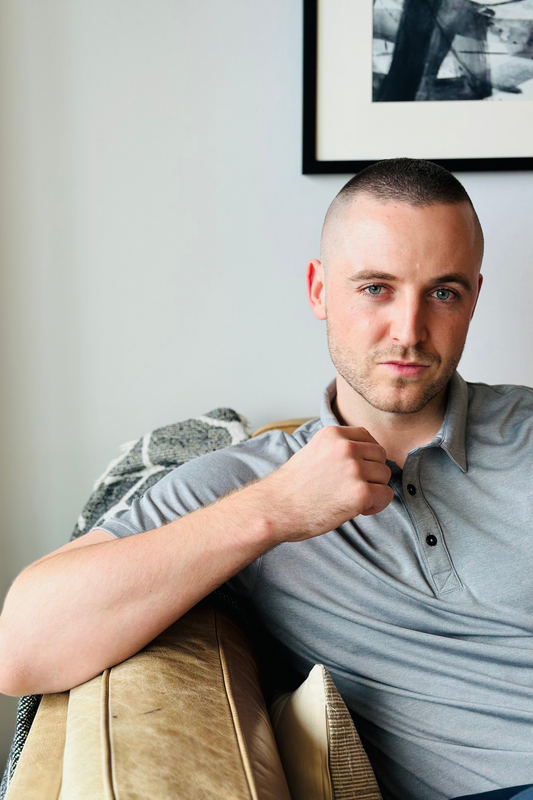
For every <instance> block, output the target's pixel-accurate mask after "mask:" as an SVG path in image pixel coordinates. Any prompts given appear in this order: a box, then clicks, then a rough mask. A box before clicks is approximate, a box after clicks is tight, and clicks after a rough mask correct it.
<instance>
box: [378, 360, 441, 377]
mask: <svg viewBox="0 0 533 800" xmlns="http://www.w3.org/2000/svg"><path fill="white" fill-rule="evenodd" d="M378 366H380V367H385V368H386V369H388V370H390V371H391V372H393V373H394V374H395V375H402V376H404V377H413V378H414V377H416V376H417V375H421V374H422V373H423V372H424V370H426V369H427V368H428V367H429V364H418V363H416V362H413V361H382V362H381V363H379V364H378Z"/></svg>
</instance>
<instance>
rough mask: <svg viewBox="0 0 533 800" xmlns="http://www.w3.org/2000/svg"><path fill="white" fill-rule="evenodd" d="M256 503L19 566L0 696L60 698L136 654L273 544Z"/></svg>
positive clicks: (242, 498)
mask: <svg viewBox="0 0 533 800" xmlns="http://www.w3.org/2000/svg"><path fill="white" fill-rule="evenodd" d="M263 495H264V492H263ZM261 497H262V495H261V492H260V491H259V492H258V491H257V490H256V489H255V487H248V488H247V489H245V490H243V491H241V492H237V493H236V494H234V495H231V496H229V497H227V498H225V499H224V500H222V501H220V502H219V503H215V504H214V505H212V506H209V507H208V508H205V509H202V510H201V511H198V512H195V513H193V514H191V515H189V516H187V517H184V518H183V519H180V520H177V521H176V522H173V523H170V524H168V525H166V526H164V527H162V528H159V529H156V530H153V531H148V532H146V533H142V534H138V535H136V536H131V537H128V538H125V539H116V540H110V541H106V542H102V543H100V544H92V545H88V546H87V547H81V548H79V549H76V550H71V551H70V552H63V553H57V554H56V555H53V556H52V557H50V558H48V559H46V560H44V561H42V562H40V563H36V564H35V565H32V566H30V567H28V568H27V569H26V570H24V571H23V572H22V573H21V575H20V576H19V577H18V578H17V580H16V581H15V582H14V584H13V586H12V587H11V590H10V592H9V594H8V596H7V598H6V602H5V606H4V611H3V613H2V617H1V618H0V654H2V655H3V656H4V660H5V661H7V662H9V663H10V665H11V666H10V670H11V677H10V679H9V680H7V682H6V681H4V685H0V690H3V691H4V692H6V693H9V694H29V693H41V692H45V693H48V692H57V691H64V690H66V689H69V688H71V687H72V686H76V685H78V684H80V683H83V682H84V681H86V680H89V679H90V678H92V677H94V676H95V675H97V674H99V673H100V672H101V671H102V670H104V669H106V668H108V667H110V666H112V665H114V664H117V663H119V662H121V661H123V660H125V659H126V658H129V657H130V656H131V655H133V654H134V653H137V652H138V651H139V650H140V649H141V648H142V647H144V646H145V645H146V644H147V643H148V642H150V641H151V640H152V639H153V638H154V637H155V636H157V635H158V634H159V633H160V632H161V631H163V630H165V628H167V627H168V626H169V625H170V624H171V623H172V622H174V621H175V620H176V619H178V618H179V617H180V616H181V615H182V614H184V613H185V612H186V611H187V610H188V609H189V608H191V607H192V606H193V605H195V603H197V602H198V601H199V600H200V599H202V597H205V596H206V595H207V594H209V592H211V591H212V590H213V589H215V588H216V587H217V586H219V585H220V584H221V583H223V582H224V581H225V580H227V579H229V578H230V577H231V576H233V575H234V574H236V573H237V572H238V571H239V570H241V569H242V568H243V567H245V566H246V565H248V564H249V563H251V562H252V561H253V560H254V559H255V558H258V557H259V556H260V555H261V553H263V552H265V551H266V550H268V549H269V548H270V547H272V545H273V544H275V542H273V541H272V536H271V531H270V529H269V522H268V520H267V516H266V515H265V514H264V513H263V507H262V500H261ZM263 505H264V504H263ZM8 650H9V651H10V652H9V654H7V651H8ZM14 675H16V679H14V678H13V676H14Z"/></svg>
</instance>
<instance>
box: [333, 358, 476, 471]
mask: <svg viewBox="0 0 533 800" xmlns="http://www.w3.org/2000/svg"><path fill="white" fill-rule="evenodd" d="M336 396H337V382H336V380H335V379H333V380H332V381H331V383H330V384H328V386H327V387H326V391H325V392H324V395H323V397H322V403H321V406H320V421H321V423H322V425H323V426H324V427H326V426H328V425H336V426H337V427H338V426H339V424H340V423H339V421H338V419H337V417H336V416H335V414H334V413H333V409H332V404H333V401H334V400H335V397H336ZM467 409H468V387H467V385H466V382H465V381H464V380H463V379H462V378H461V376H460V375H459V373H458V372H454V374H453V375H452V377H451V380H450V383H449V384H448V402H447V406H446V413H445V415H444V421H443V423H442V425H441V426H440V429H439V432H438V433H437V435H436V436H435V438H434V439H433V440H432V441H431V442H428V444H425V445H423V447H424V448H425V447H440V448H441V449H442V450H444V452H445V453H447V455H448V456H449V457H450V458H451V459H452V461H453V462H454V463H455V464H457V466H458V467H459V468H460V469H461V470H462V471H463V472H466V471H467V469H468V466H467V463H466V446H465V433H466V413H467ZM417 449H422V448H417Z"/></svg>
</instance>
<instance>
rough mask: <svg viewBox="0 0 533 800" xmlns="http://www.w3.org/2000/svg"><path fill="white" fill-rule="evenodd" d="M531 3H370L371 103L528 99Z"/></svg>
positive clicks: (532, 76)
mask: <svg viewBox="0 0 533 800" xmlns="http://www.w3.org/2000/svg"><path fill="white" fill-rule="evenodd" d="M532 59H533V0H499V2H489V3H484V2H478V0H374V7H373V70H372V99H373V101H374V102H377V103H386V102H408V101H416V102H423V101H428V100H430V101H431V100H485V101H487V100H524V99H527V100H531V99H533V60H532Z"/></svg>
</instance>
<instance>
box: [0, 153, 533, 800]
mask: <svg viewBox="0 0 533 800" xmlns="http://www.w3.org/2000/svg"><path fill="white" fill-rule="evenodd" d="M321 251H322V252H321V261H317V260H313V261H311V263H310V264H309V267H308V291H309V300H310V303H311V307H312V309H313V311H314V313H315V315H316V316H317V317H318V318H319V319H325V320H327V326H328V339H329V346H330V352H331V356H332V360H333V362H334V364H335V367H336V371H337V375H336V380H335V381H334V382H333V383H332V384H331V385H330V386H329V387H328V389H327V392H326V395H325V398H324V400H323V404H322V409H321V413H320V417H319V418H317V419H315V420H312V421H311V422H308V423H306V424H305V425H303V426H302V427H301V428H299V429H298V430H297V431H296V432H295V433H294V435H292V436H289V435H286V434H284V433H282V432H271V433H268V434H265V435H263V436H261V437H258V438H256V439H252V440H250V441H247V442H244V443H241V444H238V445H235V446H232V447H229V448H226V449H224V450H221V451H217V452H215V453H210V454H208V455H206V456H203V457H201V458H199V459H196V460H194V461H192V462H189V463H188V464H185V465H183V466H182V467H179V468H178V469H177V470H175V471H174V472H172V473H171V474H170V475H168V476H167V477H165V478H164V479H163V480H161V481H160V483H158V484H156V485H155V486H154V487H152V488H151V489H149V490H148V491H147V493H146V494H145V496H144V497H143V498H142V499H141V500H140V501H136V502H135V503H134V504H133V505H132V507H131V509H130V510H129V511H127V512H121V513H120V514H118V515H117V516H116V517H115V518H114V519H111V520H109V521H108V522H107V523H106V524H105V525H103V526H102V527H101V528H100V529H97V530H93V531H92V532H90V533H88V534H87V535H86V536H84V537H83V538H82V539H81V540H78V541H76V542H73V543H71V544H68V545H66V546H65V547H62V548H60V549H59V550H58V551H56V552H55V553H52V554H50V555H49V556H46V557H45V558H43V559H41V560H40V561H37V562H36V563H35V564H33V565H31V566H30V567H28V568H27V569H26V570H24V571H23V572H22V573H21V575H20V576H19V577H18V578H17V579H16V581H15V582H14V584H13V586H12V587H11V589H10V592H9V594H8V596H7V598H6V602H5V607H4V610H3V613H2V617H1V618H0V689H1V690H2V691H3V692H5V693H7V694H15V695H17V694H26V693H40V692H57V691H63V690H66V689H68V688H70V687H72V686H75V685H77V684H79V683H82V682H84V681H86V680H88V679H90V678H92V677H93V676H94V675H96V674H98V673H100V672H101V671H102V670H103V669H105V668H108V667H110V666H112V665H114V664H116V663H118V662H120V661H123V660H124V659H126V658H128V657H130V656H131V655H133V654H134V653H136V652H138V651H139V650H140V649H141V648H142V647H143V646H144V645H146V644H147V643H148V642H149V641H151V640H152V639H153V638H154V637H155V636H156V635H158V634H159V633H160V632H161V631H163V630H164V629H165V628H166V627H168V625H170V624H171V623H172V622H173V621H174V620H176V619H177V618H178V617H180V616H181V615H182V614H183V613H185V612H186V611H187V610H188V609H189V608H191V606H193V605H194V604H195V603H197V602H198V601H199V600H200V599H201V598H202V597H204V596H205V595H206V594H208V593H209V592H211V591H212V590H213V589H214V588H216V587H217V586H219V585H220V584H222V583H223V582H225V581H229V585H230V586H231V587H232V588H233V589H234V590H236V591H238V592H240V593H241V594H244V595H246V596H247V597H249V598H250V600H251V601H252V603H253V604H254V605H255V607H256V608H257V610H258V612H259V614H260V615H261V617H262V619H263V621H264V623H265V625H266V627H267V628H268V629H269V630H270V631H271V632H272V633H273V634H274V635H275V636H276V637H277V638H278V639H279V640H280V641H281V642H282V643H283V644H284V645H285V646H286V647H287V648H288V650H289V651H290V653H291V657H292V659H293V662H294V664H295V665H296V666H297V667H298V668H299V669H300V671H301V672H302V673H303V674H306V672H307V671H308V670H309V669H310V667H311V666H312V665H313V664H314V663H316V662H320V663H323V664H325V666H326V667H327V668H328V670H329V671H330V673H331V675H332V677H333V679H334V681H335V683H336V685H337V687H338V688H339V690H340V691H341V693H342V695H343V697H344V699H345V701H346V703H347V705H348V707H349V708H350V710H351V712H352V714H353V716H354V718H355V720H356V723H357V727H358V730H359V732H360V734H361V736H362V738H363V741H364V744H365V746H366V748H367V751H368V753H369V756H370V758H371V761H372V764H373V766H374V769H375V771H376V774H377V777H378V780H379V782H380V785H381V788H382V792H383V796H384V798H385V800H406V799H407V798H409V800H449V798H451V797H457V796H459V795H467V794H474V793H480V792H486V791H491V790H496V789H498V788H500V787H505V786H511V785H513V786H517V787H524V786H526V785H529V784H532V783H533V758H532V756H533V670H532V642H533V614H532V611H533V593H532V591H531V574H532V572H533V554H532V548H530V547H529V545H528V542H527V536H528V531H529V525H530V520H531V519H532V518H533V496H532V492H531V486H532V479H533V458H532V455H533V392H532V390H530V389H526V388H523V387H512V386H499V387H489V386H485V385H476V384H466V383H465V382H464V381H463V380H462V378H461V377H460V376H459V375H458V374H457V372H456V367H457V365H458V363H459V360H460V357H461V353H462V350H463V347H464V343H465V339H466V335H467V331H468V326H469V324H470V320H471V318H472V315H473V313H474V310H475V307H476V303H477V299H478V294H479V290H480V288H481V282H482V279H481V275H480V266H481V260H482V253H483V236H482V232H481V228H480V225H479V221H478V219H477V216H476V213H475V211H474V209H473V207H472V204H471V202H470V200H469V198H468V195H467V194H466V192H465V190H464V188H463V187H462V186H461V184H459V183H458V181H456V179H455V178H454V177H453V176H451V175H450V174H449V173H448V172H447V171H446V170H444V169H442V168H440V167H437V166H435V165H433V164H430V163H428V162H423V161H415V160H410V159H395V160H391V161H385V162H381V163H379V164H376V165H374V166H373V167H370V168H368V169H367V170H364V171H363V172H361V173H359V175H357V176H356V177H355V178H354V179H352V180H351V181H350V182H349V183H348V184H347V185H346V186H345V187H344V189H343V190H342V191H341V192H340V193H339V195H338V196H337V198H336V199H335V200H334V201H333V203H332V205H331V207H330V209H329V211H328V214H327V217H326V221H325V224H324V230H323V235H322V244H321ZM500 796H501V797H503V795H500ZM505 796H507V797H510V796H511V794H507V795H505Z"/></svg>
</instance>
